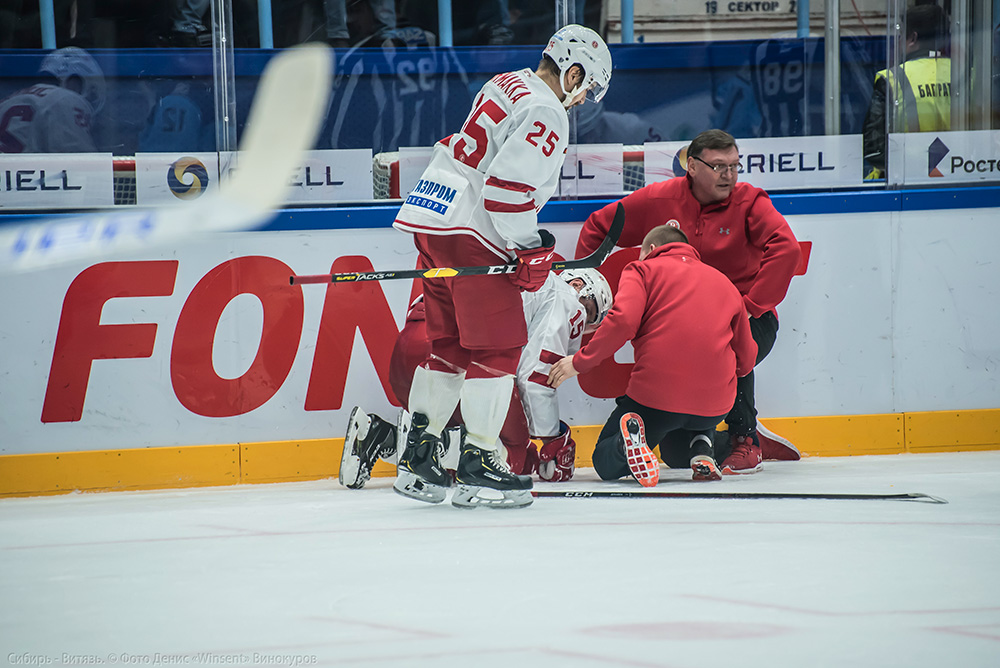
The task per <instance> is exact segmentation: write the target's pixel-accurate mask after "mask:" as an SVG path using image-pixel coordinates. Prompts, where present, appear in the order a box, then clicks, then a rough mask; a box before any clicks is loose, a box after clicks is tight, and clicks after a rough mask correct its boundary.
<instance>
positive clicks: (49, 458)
mask: <svg viewBox="0 0 1000 668" xmlns="http://www.w3.org/2000/svg"><path fill="white" fill-rule="evenodd" d="M238 482H240V459H239V447H238V446H236V445H194V446H179V447H170V448H137V449H134V450H92V451H85V452H56V453H47V454H38V455H5V456H3V457H0V496H33V495H38V494H64V493H66V492H73V491H77V490H79V491H121V490H135V489H169V488H177V487H203V486H215V485H234V484H236V483H238Z"/></svg>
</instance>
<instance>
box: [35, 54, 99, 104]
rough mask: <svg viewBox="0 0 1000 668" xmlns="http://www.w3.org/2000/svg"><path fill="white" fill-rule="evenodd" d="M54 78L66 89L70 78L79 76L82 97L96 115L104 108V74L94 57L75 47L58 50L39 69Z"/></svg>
mask: <svg viewBox="0 0 1000 668" xmlns="http://www.w3.org/2000/svg"><path fill="white" fill-rule="evenodd" d="M38 71H39V72H45V73H48V74H51V75H52V76H54V77H55V78H56V79H57V80H58V81H59V85H60V86H63V87H65V86H66V82H67V81H68V80H69V79H70V77H74V76H78V77H80V80H81V82H82V86H83V88H82V90H81V91H80V95H82V96H83V98H84V99H85V100H87V102H89V103H90V106H91V108H92V109H93V110H94V113H95V114H96V113H97V112H98V111H100V110H101V107H103V106H104V95H105V84H104V72H102V71H101V66H100V65H98V64H97V61H96V60H94V58H93V56H91V55H90V54H89V53H87V52H86V51H84V50H83V49H80V48H78V47H75V46H67V47H65V48H62V49H57V50H56V51H53V52H52V53H50V54H49V55H47V56H45V58H43V59H42V64H41V66H40V67H39V68H38Z"/></svg>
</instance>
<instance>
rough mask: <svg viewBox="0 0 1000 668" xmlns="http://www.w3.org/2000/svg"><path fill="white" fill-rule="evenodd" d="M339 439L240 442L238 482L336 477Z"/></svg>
mask: <svg viewBox="0 0 1000 668" xmlns="http://www.w3.org/2000/svg"><path fill="white" fill-rule="evenodd" d="M343 448H344V439H342V438H318V439H313V440H304V441H274V442H263V443H241V444H240V462H241V463H242V475H241V476H240V482H245V483H264V482H291V481H294V480H318V479H320V478H329V477H330V476H335V475H337V471H339V470H340V455H341V452H342V451H343Z"/></svg>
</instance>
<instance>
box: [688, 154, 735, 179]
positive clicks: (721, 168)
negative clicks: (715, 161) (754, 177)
mask: <svg viewBox="0 0 1000 668" xmlns="http://www.w3.org/2000/svg"><path fill="white" fill-rule="evenodd" d="M691 157H692V158H694V159H695V160H697V161H698V162H700V163H701V164H703V165H708V167H709V169H711V170H712V171H713V172H715V173H716V174H724V173H726V172H732V173H733V174H739V173H740V163H738V162H734V163H733V164H731V165H710V164H709V163H707V162H705V161H704V160H702V159H701V158H699V157H698V156H696V155H692V156H691Z"/></svg>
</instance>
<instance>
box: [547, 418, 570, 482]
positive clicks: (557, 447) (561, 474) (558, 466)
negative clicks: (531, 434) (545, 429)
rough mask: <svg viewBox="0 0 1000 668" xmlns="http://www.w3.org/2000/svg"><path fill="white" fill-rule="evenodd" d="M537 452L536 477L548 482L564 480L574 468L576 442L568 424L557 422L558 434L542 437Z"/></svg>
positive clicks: (567, 478)
mask: <svg viewBox="0 0 1000 668" xmlns="http://www.w3.org/2000/svg"><path fill="white" fill-rule="evenodd" d="M542 443H543V445H542V451H541V452H540V453H539V455H538V457H539V462H538V477H539V478H541V479H542V480H547V481H549V482H565V481H567V480H570V479H571V478H572V477H573V472H574V471H575V470H576V443H574V442H573V436H572V433H571V432H570V429H569V425H568V424H566V423H565V422H560V423H559V435H558V436H553V437H551V438H544V439H542Z"/></svg>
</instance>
